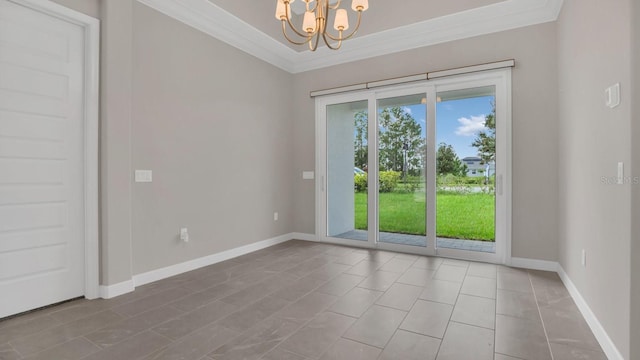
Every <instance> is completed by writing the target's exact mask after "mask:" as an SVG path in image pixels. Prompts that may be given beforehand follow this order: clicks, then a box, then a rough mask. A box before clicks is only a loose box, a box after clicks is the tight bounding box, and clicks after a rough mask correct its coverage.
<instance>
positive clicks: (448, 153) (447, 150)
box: [436, 143, 467, 176]
mask: <svg viewBox="0 0 640 360" xmlns="http://www.w3.org/2000/svg"><path fill="white" fill-rule="evenodd" d="M436 164H437V165H436V171H437V172H438V175H448V174H451V175H455V176H466V174H467V165H466V164H464V163H462V161H460V158H458V154H456V151H455V150H454V149H453V146H451V145H447V144H445V143H440V144H439V145H438V152H437V153H436Z"/></svg>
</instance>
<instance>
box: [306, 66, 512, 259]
mask: <svg viewBox="0 0 640 360" xmlns="http://www.w3.org/2000/svg"><path fill="white" fill-rule="evenodd" d="M509 84H510V73H509V72H508V71H494V72H487V73H482V74H475V75H467V76H461V77H454V78H448V79H441V80H436V81H425V82H422V83H414V84H411V85H402V86H396V87H386V88H380V89H376V90H366V91H363V92H357V93H350V94H342V95H333V96H326V97H322V98H318V99H317V100H316V104H317V114H316V117H317V122H316V124H317V128H316V129H317V136H318V142H317V145H318V146H317V160H318V163H317V168H316V171H317V174H318V177H317V188H316V195H317V197H316V200H317V204H318V212H317V226H318V230H317V231H318V237H319V239H320V240H323V241H329V242H335V243H341V244H348V245H356V246H364V247H375V248H381V249H390V250H398V251H404V252H413V253H420V254H432V255H436V254H437V255H443V256H450V257H458V258H467V259H474V260H486V261H493V262H502V261H504V254H506V253H507V251H509V249H508V248H509V239H508V234H509V228H508V227H509V224H510V210H509V208H510V206H509V204H510V201H509V194H510V180H509V179H510V176H509V174H510V170H509V159H510V155H509V148H510V146H509V141H510V139H509V134H510V126H509V116H510V112H509V108H510V105H509V96H508V94H509Z"/></svg>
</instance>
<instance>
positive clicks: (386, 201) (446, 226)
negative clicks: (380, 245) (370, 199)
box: [355, 192, 495, 241]
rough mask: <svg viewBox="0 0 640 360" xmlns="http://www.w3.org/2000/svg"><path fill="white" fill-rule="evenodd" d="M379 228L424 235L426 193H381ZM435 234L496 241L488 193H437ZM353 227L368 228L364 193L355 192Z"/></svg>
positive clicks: (387, 230)
mask: <svg viewBox="0 0 640 360" xmlns="http://www.w3.org/2000/svg"><path fill="white" fill-rule="evenodd" d="M379 199H380V200H379V201H380V215H379V219H380V220H379V221H380V231H384V232H392V233H402V234H414V235H425V229H426V226H425V216H426V215H425V196H424V193H423V192H416V193H402V192H392V193H380V196H379ZM436 210H437V211H436V235H437V236H438V237H445V238H455V239H470V240H484V241H495V219H494V214H495V199H494V196H493V195H490V194H460V193H455V192H442V193H438V194H437V197H436ZM355 223H356V229H360V230H365V229H366V228H367V194H366V193H356V194H355Z"/></svg>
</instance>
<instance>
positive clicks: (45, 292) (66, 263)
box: [0, 0, 85, 317]
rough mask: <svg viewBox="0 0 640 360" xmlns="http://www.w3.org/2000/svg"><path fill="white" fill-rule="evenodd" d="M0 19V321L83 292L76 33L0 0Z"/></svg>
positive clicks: (79, 38)
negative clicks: (1, 318) (5, 317)
mask: <svg viewBox="0 0 640 360" xmlns="http://www.w3.org/2000/svg"><path fill="white" fill-rule="evenodd" d="M0 14H1V15H0V29H1V30H0V87H1V89H0V109H1V110H0V168H2V169H3V171H1V172H0V293H1V294H3V295H2V296H1V297H0V317H4V316H7V315H12V314H15V313H19V312H22V311H26V310H30V309H33V308H36V307H40V306H44V305H49V304H52V303H55V302H59V301H63V300H67V299H71V298H75V297H78V296H81V295H83V294H84V273H85V272H84V226H83V223H84V208H83V206H84V205H83V204H84V198H83V196H84V195H83V194H84V185H83V184H84V177H83V173H84V166H83V155H82V154H83V138H84V128H83V112H84V106H83V76H84V75H83V74H84V55H83V52H84V35H83V33H84V31H83V29H82V28H81V27H79V26H76V25H73V24H71V23H68V22H65V21H63V20H60V19H58V18H55V17H52V16H49V15H46V14H43V13H40V12H38V11H36V10H33V9H30V8H26V7H23V6H20V5H17V4H15V3H13V2H9V1H6V0H0ZM4 30H7V31H4ZM18 30H19V31H18Z"/></svg>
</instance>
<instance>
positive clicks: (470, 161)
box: [462, 156, 496, 177]
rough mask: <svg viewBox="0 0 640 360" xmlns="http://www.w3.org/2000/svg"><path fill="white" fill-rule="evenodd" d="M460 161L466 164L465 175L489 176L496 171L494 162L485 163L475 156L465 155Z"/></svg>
mask: <svg viewBox="0 0 640 360" xmlns="http://www.w3.org/2000/svg"><path fill="white" fill-rule="evenodd" d="M462 162H463V163H464V164H465V165H467V176H470V177H477V176H491V175H493V174H494V173H495V171H496V165H495V163H493V162H491V163H490V164H485V163H483V161H482V159H481V158H479V157H477V156H467V157H466V158H464V159H462Z"/></svg>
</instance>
